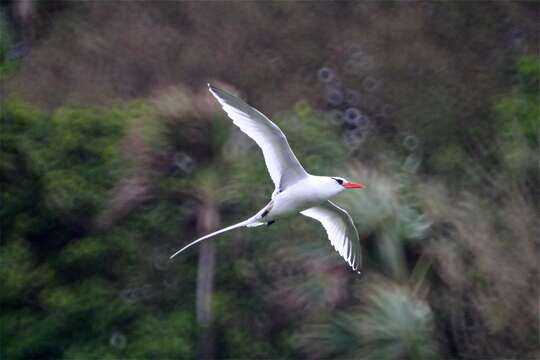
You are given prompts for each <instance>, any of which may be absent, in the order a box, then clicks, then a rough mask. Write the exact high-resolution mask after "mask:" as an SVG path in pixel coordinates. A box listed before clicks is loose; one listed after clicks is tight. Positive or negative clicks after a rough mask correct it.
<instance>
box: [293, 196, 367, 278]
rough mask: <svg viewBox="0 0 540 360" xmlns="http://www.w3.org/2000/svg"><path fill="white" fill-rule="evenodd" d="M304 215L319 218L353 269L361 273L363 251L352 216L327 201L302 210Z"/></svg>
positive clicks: (337, 248)
mask: <svg viewBox="0 0 540 360" xmlns="http://www.w3.org/2000/svg"><path fill="white" fill-rule="evenodd" d="M301 214H302V215H305V216H308V217H310V218H313V219H315V220H318V221H319V222H320V223H321V224H322V226H323V227H324V229H325V230H326V233H327V234H328V239H329V240H330V242H331V243H332V245H333V246H334V248H335V249H336V250H337V252H338V253H339V255H341V256H342V257H343V258H344V259H345V260H346V261H347V263H348V264H349V265H350V266H351V267H352V269H353V270H354V271H356V272H358V273H360V271H359V270H360V265H361V262H362V252H361V249H360V239H359V238H358V232H357V231H356V227H355V226H354V223H353V221H352V218H351V216H350V215H349V214H348V213H347V212H346V211H345V210H343V209H342V208H340V207H339V206H336V205H335V204H334V203H332V202H330V201H327V202H326V203H324V204H322V205H319V206H315V207H312V208H309V209H307V210H304V211H302V212H301Z"/></svg>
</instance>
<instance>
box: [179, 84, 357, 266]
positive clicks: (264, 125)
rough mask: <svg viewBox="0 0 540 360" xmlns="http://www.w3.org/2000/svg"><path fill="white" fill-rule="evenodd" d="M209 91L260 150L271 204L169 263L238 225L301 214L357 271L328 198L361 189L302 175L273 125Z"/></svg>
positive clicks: (352, 234) (350, 236)
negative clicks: (271, 190) (318, 226)
mask: <svg viewBox="0 0 540 360" xmlns="http://www.w3.org/2000/svg"><path fill="white" fill-rule="evenodd" d="M209 88H210V92H211V93H212V95H214V97H215V98H216V99H217V100H218V101H219V103H220V104H221V106H222V107H223V109H224V110H225V112H226V113H227V115H229V117H230V118H231V119H232V120H233V123H234V124H235V125H236V126H238V127H239V128H240V130H242V131H243V132H244V133H245V134H246V135H248V136H249V137H251V138H252V139H253V140H254V141H255V142H256V143H257V145H259V147H260V148H261V150H262V152H263V156H264V160H265V162H266V167H267V168H268V172H269V173H270V177H271V178H272V181H273V182H274V184H275V185H276V189H275V191H274V193H273V194H272V200H271V201H270V202H269V203H268V204H267V205H266V206H265V207H264V208H262V209H261V210H260V211H259V212H257V213H256V214H255V215H254V216H252V217H250V218H249V219H247V220H244V221H242V222H239V223H238V224H234V225H231V226H229V227H226V228H224V229H221V230H218V231H216V232H214V233H211V234H208V235H206V236H203V237H201V238H199V239H197V240H195V241H193V242H191V243H189V244H188V245H186V246H184V247H183V248H182V249H180V250H178V251H177V252H176V253H174V254H173V255H172V256H171V258H172V257H174V256H176V255H177V254H179V253H180V252H182V251H184V250H185V249H187V248H189V247H190V246H192V245H194V244H196V243H198V242H200V241H203V240H205V239H208V238H211V237H213V236H215V235H218V234H221V233H224V232H226V231H229V230H232V229H236V228H239V227H244V226H247V227H253V226H259V225H264V224H269V225H270V224H272V223H273V222H274V221H275V220H277V219H280V218H283V217H286V216H290V215H294V214H298V213H301V214H302V215H305V216H307V217H311V218H313V219H315V220H317V221H319V222H320V223H321V224H322V226H323V227H324V229H325V230H326V233H327V234H328V238H329V240H330V242H331V243H332V245H333V246H334V248H335V249H336V250H337V251H338V252H339V254H340V255H341V256H342V257H343V258H345V260H346V261H347V262H348V263H349V265H350V266H351V267H352V268H353V270H355V271H358V269H359V267H360V263H361V251H360V244H359V239H358V233H357V231H356V228H355V226H354V223H353V221H352V219H351V217H350V216H349V214H348V213H347V212H346V211H345V210H343V209H341V208H340V207H338V206H336V205H334V204H333V203H332V202H330V201H329V199H331V198H333V197H334V196H336V195H337V194H339V193H340V192H342V191H343V190H345V189H348V188H349V189H350V188H362V187H364V185H361V184H355V183H350V182H348V181H346V180H345V179H343V178H339V177H328V176H315V175H310V174H308V173H307V172H306V170H304V168H303V167H302V165H300V162H299V161H298V159H297V158H296V156H295V155H294V153H293V152H292V150H291V148H290V146H289V143H288V142H287V138H286V137H285V135H284V134H283V132H282V131H281V130H280V129H279V128H278V127H277V126H276V124H274V123H273V122H272V121H270V119H268V118H267V117H266V116H264V115H263V114H262V113H260V112H259V111H257V110H256V109H254V108H252V107H251V106H249V105H247V104H246V103H245V102H243V101H242V100H240V99H238V98H237V97H235V96H233V95H231V94H229V93H227V92H225V91H223V90H220V89H217V88H215V87H213V86H211V85H209Z"/></svg>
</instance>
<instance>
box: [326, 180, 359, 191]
mask: <svg viewBox="0 0 540 360" xmlns="http://www.w3.org/2000/svg"><path fill="white" fill-rule="evenodd" d="M329 179H332V182H331V183H332V185H333V186H337V189H339V191H343V190H345V189H362V188H365V187H366V185H363V184H357V183H353V182H350V181H348V180H347V179H345V178H342V177H339V176H332V177H330V178H329Z"/></svg>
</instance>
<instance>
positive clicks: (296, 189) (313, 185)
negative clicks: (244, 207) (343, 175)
mask: <svg viewBox="0 0 540 360" xmlns="http://www.w3.org/2000/svg"><path fill="white" fill-rule="evenodd" d="M343 190H345V189H344V188H343V187H342V186H341V185H339V184H338V183H336V182H335V181H334V180H333V179H332V178H328V177H326V176H315V175H307V176H306V177H305V178H304V179H302V180H300V181H298V182H296V183H295V184H293V185H292V186H290V187H289V188H287V189H285V190H284V191H281V192H279V193H277V194H276V195H274V198H273V199H272V201H271V202H270V204H269V206H271V209H269V210H270V211H269V212H268V214H267V215H266V216H264V217H263V218H261V220H263V221H265V222H268V221H272V220H277V219H280V218H283V217H287V216H290V215H295V214H298V213H299V212H301V211H304V210H306V209H309V208H312V207H314V206H316V205H320V204H322V203H324V202H326V201H328V200H330V199H331V198H333V197H334V196H336V195H337V194H339V193H340V192H342V191H343ZM262 212H264V209H263V211H262ZM262 212H261V213H262Z"/></svg>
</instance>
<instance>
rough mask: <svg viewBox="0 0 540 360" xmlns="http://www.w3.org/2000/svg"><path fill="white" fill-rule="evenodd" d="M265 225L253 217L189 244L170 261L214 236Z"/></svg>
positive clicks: (173, 255)
mask: <svg viewBox="0 0 540 360" xmlns="http://www.w3.org/2000/svg"><path fill="white" fill-rule="evenodd" d="M262 224H264V223H260V222H258V221H256V216H254V217H251V218H249V219H247V220H244V221H242V222H239V223H238V224H234V225H231V226H228V227H226V228H223V229H221V230H218V231H216V232H213V233H211V234H208V235H205V236H203V237H201V238H198V239H197V240H195V241H193V242H191V243H189V244H187V245H186V246H184V247H183V248H181V249H180V250H178V251H177V252H175V253H174V254H172V255H171V257H170V259H172V258H173V257H175V256H176V255H178V254H180V253H181V252H182V251H184V250H186V249H187V248H189V247H191V246H192V245H195V244H197V243H199V242H201V241H203V240H206V239H208V238H211V237H213V236H216V235H219V234H221V233H224V232H226V231H229V230H232V229H236V228H239V227H242V226H249V227H252V226H258V225H262Z"/></svg>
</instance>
